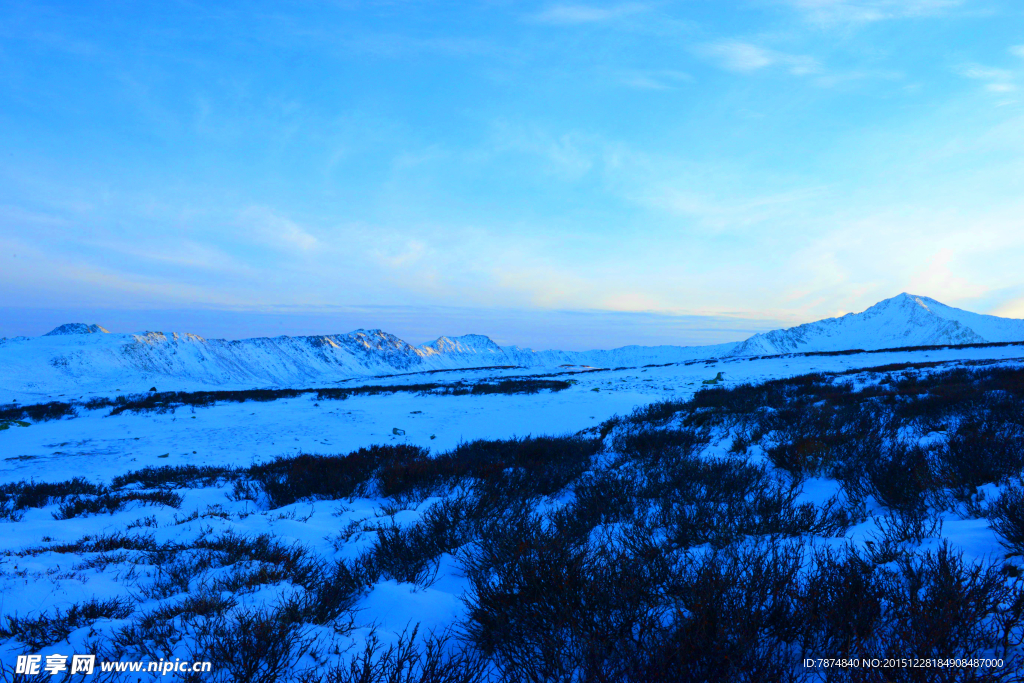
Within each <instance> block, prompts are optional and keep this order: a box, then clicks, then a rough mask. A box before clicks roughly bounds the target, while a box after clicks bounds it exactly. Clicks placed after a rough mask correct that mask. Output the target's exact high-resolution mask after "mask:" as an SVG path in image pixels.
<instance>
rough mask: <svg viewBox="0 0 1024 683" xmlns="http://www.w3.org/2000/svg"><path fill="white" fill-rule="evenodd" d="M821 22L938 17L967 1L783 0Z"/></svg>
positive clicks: (862, 21) (815, 21)
mask: <svg viewBox="0 0 1024 683" xmlns="http://www.w3.org/2000/svg"><path fill="white" fill-rule="evenodd" d="M782 1H783V2H784V3H785V4H786V5H789V6H790V7H793V8H794V9H796V10H798V11H800V12H801V13H803V14H804V15H805V16H806V18H807V19H808V20H809V21H812V22H814V23H818V24H864V23H870V22H875V21H883V20H886V19H907V18H913V17H928V16H936V15H940V14H943V13H946V12H948V11H950V10H953V9H955V8H957V7H960V6H962V5H963V4H964V0H782Z"/></svg>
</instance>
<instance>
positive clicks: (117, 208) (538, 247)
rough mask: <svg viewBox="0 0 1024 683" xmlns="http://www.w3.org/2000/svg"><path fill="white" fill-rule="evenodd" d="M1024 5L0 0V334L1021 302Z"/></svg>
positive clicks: (781, 313) (685, 332)
mask: <svg viewBox="0 0 1024 683" xmlns="http://www.w3.org/2000/svg"><path fill="white" fill-rule="evenodd" d="M1022 262H1024V5H1022V4H1021V3H1020V2H1019V0H745V1H739V2H726V1H721V2H720V1H717V0H715V1H712V0H657V1H653V2H643V1H640V2H610V3H575V2H573V3H559V2H513V1H510V0H482V1H477V0H461V1H460V2H431V1H430V0H391V1H383V0H382V1H377V2H360V1H358V0H331V1H325V2H320V1H317V0H294V1H288V0H276V1H274V2H261V1H260V0H256V1H254V2H246V3H218V2H191V1H182V0H165V1H164V2H160V3H138V2H117V1H110V2H92V1H83V0H78V1H76V2H67V3H60V2H56V3H54V2H46V1H45V0H32V1H31V2H20V1H19V0H7V2H5V3H3V4H2V6H0V336H13V335H19V334H27V335H34V334H41V333H43V332H46V331H47V330H48V329H50V328H52V327H53V326H55V325H56V324H59V323H62V322H70V321H79V320H81V321H84V322H96V323H100V324H102V325H104V326H105V327H107V328H108V329H111V330H112V331H125V332H127V331H137V330H141V329H164V330H168V331H170V330H178V331H191V332H196V333H199V334H203V335H205V336H222V337H229V338H231V337H235V338H237V337H244V336H254V335H262V334H279V333H280V334H284V333H287V334H303V333H308V334H314V333H329V332H347V331H349V330H352V329H356V328H367V329H372V328H383V329H386V330H388V331H390V332H393V333H395V334H398V335H399V336H401V337H403V338H406V339H408V340H409V341H411V342H413V343H420V342H423V341H427V340H429V339H432V338H434V337H437V336H439V335H442V334H447V335H457V334H466V333H480V334H489V335H491V336H492V337H494V338H495V339H496V340H498V341H499V343H515V344H520V345H523V346H532V347H534V348H566V349H583V348H601V347H605V348H607V347H610V346H617V345H622V344H628V343H643V344H658V343H665V344H693V343H714V342H722V341H730V340H736V339H742V338H744V337H746V336H749V335H750V334H752V333H754V332H757V331H763V330H767V329H772V328H774V327H780V326H788V325H793V324H798V323H802V322H808V321H811V320H816V319H820V318H824V317H830V316H835V315H841V314H844V313H847V312H851V311H860V310H863V309H864V308H867V307H868V306H870V305H871V304H873V303H875V302H877V301H879V300H881V299H884V298H888V297H891V296H894V295H896V294H899V293H900V292H904V291H906V292H910V293H913V294H918V295H925V296H930V297H933V298H935V299H938V300H939V301H942V302H944V303H947V304H949V305H953V306H958V307H962V308H966V309H969V310H973V311H977V312H981V313H992V314H996V315H1004V316H1011V317H1024V277H1022V275H1021V273H1022V271H1024V269H1022V268H1021V266H1020V264H1021V263H1022Z"/></svg>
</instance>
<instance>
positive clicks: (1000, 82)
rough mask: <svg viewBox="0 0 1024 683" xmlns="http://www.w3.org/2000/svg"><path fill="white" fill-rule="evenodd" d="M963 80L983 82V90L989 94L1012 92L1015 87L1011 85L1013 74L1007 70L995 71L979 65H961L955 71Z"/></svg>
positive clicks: (995, 69)
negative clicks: (989, 92)
mask: <svg viewBox="0 0 1024 683" xmlns="http://www.w3.org/2000/svg"><path fill="white" fill-rule="evenodd" d="M954 70H955V71H956V73H958V74H960V75H961V76H963V77H964V78H970V79H971V80H975V81H984V82H985V89H986V90H989V91H991V92H997V93H1006V92H1013V91H1014V90H1016V89H1017V86H1016V85H1015V84H1014V83H1013V79H1014V73H1013V72H1012V71H1010V70H1009V69H997V68H993V67H988V66H983V65H981V64H961V65H959V66H957V67H956V68H955V69H954Z"/></svg>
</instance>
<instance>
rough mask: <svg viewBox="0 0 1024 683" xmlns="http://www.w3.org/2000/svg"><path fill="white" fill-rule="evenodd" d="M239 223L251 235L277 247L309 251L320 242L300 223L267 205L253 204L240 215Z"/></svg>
mask: <svg viewBox="0 0 1024 683" xmlns="http://www.w3.org/2000/svg"><path fill="white" fill-rule="evenodd" d="M239 224H240V225H241V226H242V227H243V228H244V229H245V230H247V231H248V232H249V234H250V236H251V237H254V238H256V239H258V240H259V241H261V242H263V243H265V244H267V245H269V246H271V247H275V248H284V249H291V250H297V251H308V250H310V249H313V248H314V247H316V246H317V245H318V244H319V241H318V240H317V238H316V237H314V236H313V235H311V234H309V233H308V232H307V231H306V230H304V229H303V228H302V227H301V226H300V225H299V224H298V223H296V222H295V221H293V220H291V219H290V218H287V217H285V216H282V215H280V214H278V213H276V212H275V211H273V210H272V209H269V208H267V207H265V206H251V207H249V208H247V209H245V210H244V211H243V212H242V213H241V215H240V216H239Z"/></svg>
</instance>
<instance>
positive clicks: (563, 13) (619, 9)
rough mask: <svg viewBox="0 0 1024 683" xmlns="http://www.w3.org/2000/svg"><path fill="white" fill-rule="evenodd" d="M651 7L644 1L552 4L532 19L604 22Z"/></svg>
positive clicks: (567, 23) (564, 22) (561, 22)
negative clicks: (610, 4) (606, 4)
mask: <svg viewBox="0 0 1024 683" xmlns="http://www.w3.org/2000/svg"><path fill="white" fill-rule="evenodd" d="M649 9H650V8H649V7H648V6H647V5H645V4H643V3H636V2H630V3H624V4H621V5H612V6H610V7H599V6H596V5H552V6H551V7H548V8H547V9H544V10H542V11H541V12H538V13H537V14H534V15H531V17H530V19H531V20H532V21H535V22H537V23H540V24H553V25H562V26H572V25H580V24H604V23H608V22H612V21H616V20H618V19H622V18H624V17H629V16H632V15H636V14H641V13H643V12H646V11H648V10H649Z"/></svg>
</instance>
